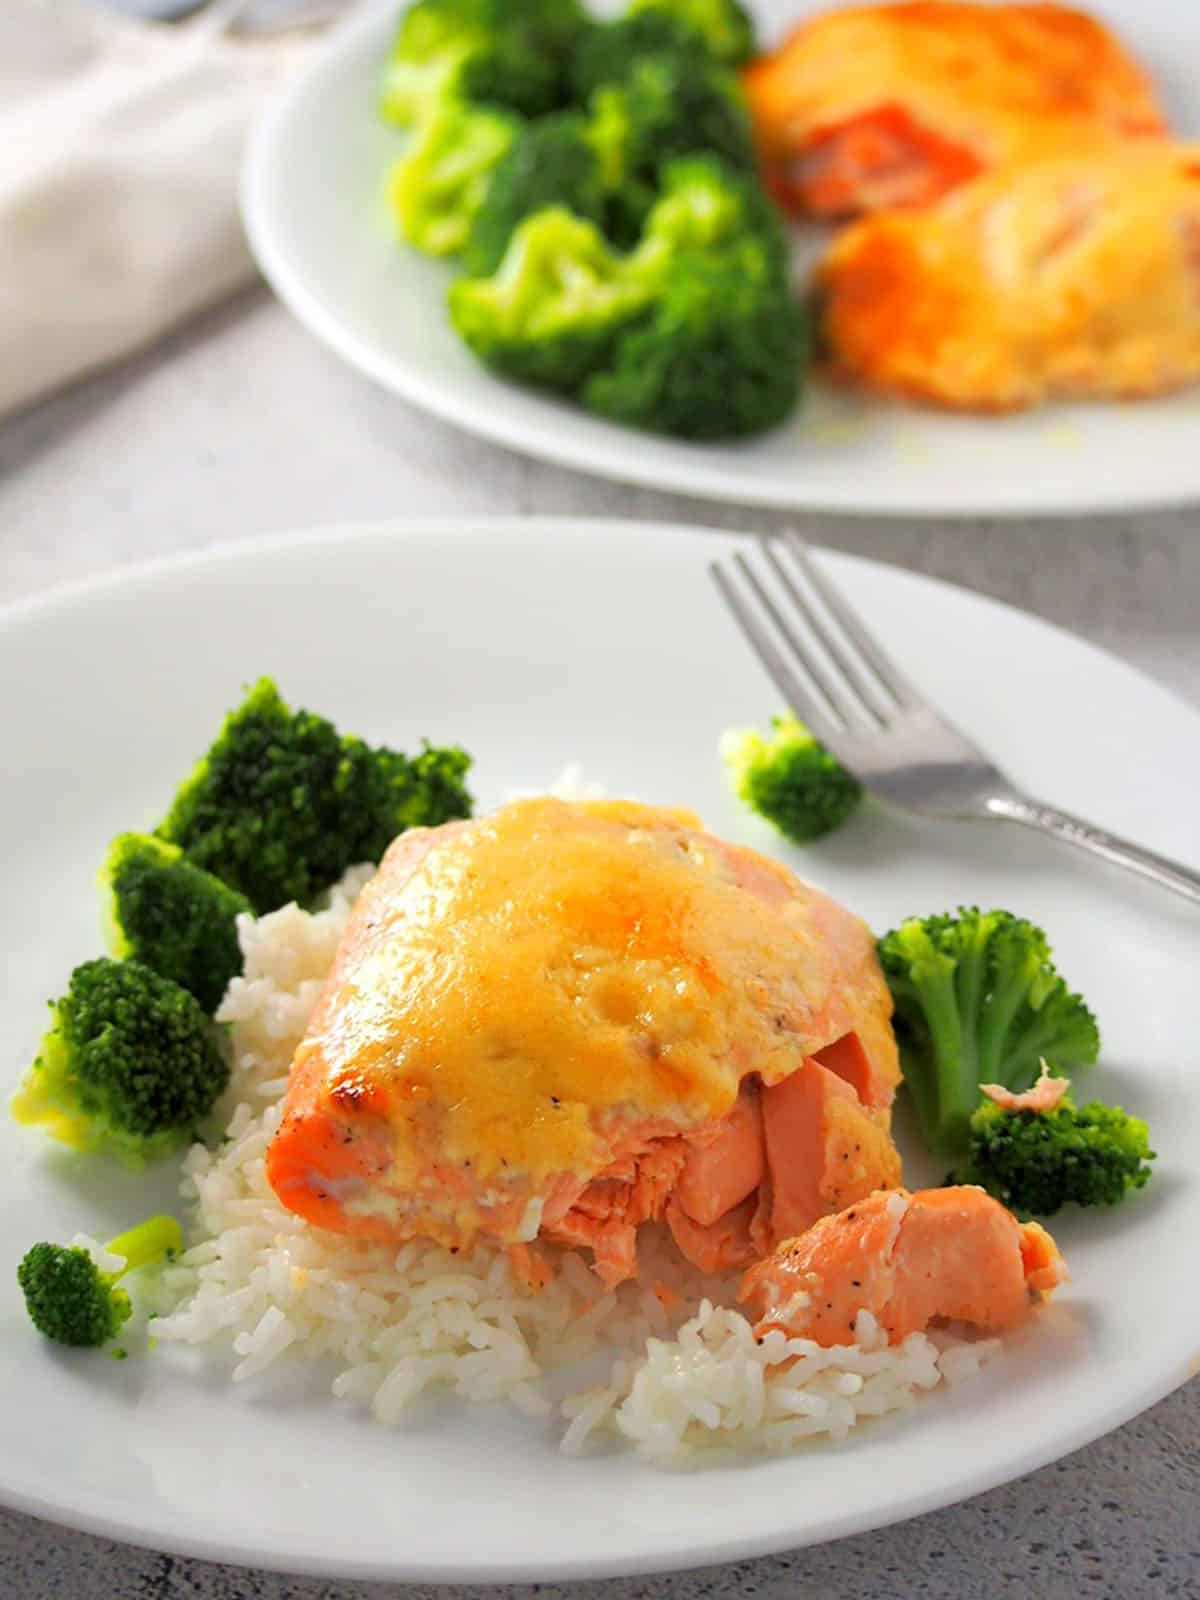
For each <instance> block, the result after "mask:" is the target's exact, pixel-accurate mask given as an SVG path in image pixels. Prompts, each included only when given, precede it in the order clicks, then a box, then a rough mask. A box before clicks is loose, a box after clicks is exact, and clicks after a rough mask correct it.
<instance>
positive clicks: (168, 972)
mask: <svg viewBox="0 0 1200 1600" xmlns="http://www.w3.org/2000/svg"><path fill="white" fill-rule="evenodd" d="M100 876H101V885H102V887H103V889H104V890H105V892H106V898H107V904H108V917H107V923H108V933H109V950H110V952H111V954H112V955H114V956H115V957H117V959H118V960H124V959H125V958H126V957H130V956H132V957H133V959H134V960H135V961H140V962H142V963H143V965H144V966H147V967H153V968H154V970H155V972H157V973H158V975H159V976H160V977H162V978H170V979H171V980H172V981H173V982H174V983H178V984H182V985H183V987H184V988H185V989H187V990H189V992H190V993H192V994H194V995H195V997H196V999H197V1000H198V1001H199V1002H200V1004H201V1005H202V1006H203V1008H204V1010H205V1011H207V1012H209V1014H210V1015H211V1013H212V1012H214V1011H215V1010H216V1009H217V1007H218V1006H219V1005H220V1003H221V996H222V995H223V994H224V993H225V990H226V989H227V988H228V987H229V980H230V978H232V977H235V976H236V975H237V974H238V973H239V972H240V971H241V970H242V953H241V949H240V948H239V946H238V936H237V919H238V916H239V915H240V914H241V913H242V912H245V911H249V910H250V902H249V900H247V899H246V897H245V895H242V894H239V893H238V892H237V890H236V889H231V888H230V887H229V886H228V884H224V883H222V882H221V880H220V878H214V877H213V875H212V873H211V872H205V871H203V870H202V869H201V868H200V867H197V866H194V865H193V864H192V862H190V861H189V860H188V859H187V857H186V856H185V855H184V853H183V851H182V850H181V849H180V848H179V846H178V845H173V844H167V843H165V842H164V841H163V840H162V839H153V838H151V837H149V836H148V835H147V834H143V833H125V834H122V835H121V837H120V838H119V839H114V840H113V842H112V846H111V848H110V849H109V852H108V859H107V861H106V862H105V864H104V868H103V870H102V872H101V875H100Z"/></svg>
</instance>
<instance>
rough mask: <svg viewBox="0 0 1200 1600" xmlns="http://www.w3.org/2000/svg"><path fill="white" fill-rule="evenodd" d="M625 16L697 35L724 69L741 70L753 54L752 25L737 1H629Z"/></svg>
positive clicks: (746, 13)
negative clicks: (655, 21) (652, 20)
mask: <svg viewBox="0 0 1200 1600" xmlns="http://www.w3.org/2000/svg"><path fill="white" fill-rule="evenodd" d="M626 15H627V16H628V17H629V18H630V19H631V20H633V19H636V20H638V21H641V20H643V19H647V18H650V17H654V18H668V19H670V20H671V21H672V22H674V23H677V24H678V25H679V26H681V27H682V28H684V29H686V30H688V31H689V32H691V33H694V34H696V35H698V36H699V37H700V38H701V39H702V40H703V41H704V44H705V46H706V48H707V49H708V50H710V51H711V52H712V54H713V55H714V56H716V58H717V60H718V61H722V62H724V63H725V65H726V66H730V67H740V66H744V65H745V63H746V62H747V61H749V60H750V58H751V56H752V55H754V53H755V48H756V47H755V39H754V23H753V22H752V21H751V20H750V15H749V13H748V12H747V11H746V9H745V7H744V6H741V5H739V4H738V0H630V5H629V9H628V11H627V13H626Z"/></svg>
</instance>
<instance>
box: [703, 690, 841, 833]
mask: <svg viewBox="0 0 1200 1600" xmlns="http://www.w3.org/2000/svg"><path fill="white" fill-rule="evenodd" d="M771 730H772V731H771V733H770V734H769V735H768V736H767V737H766V738H764V737H763V735H762V734H761V733H759V731H758V729H757V728H747V729H744V730H742V731H731V732H729V733H727V734H726V735H725V737H724V739H722V741H721V754H722V755H723V756H724V758H725V762H726V765H727V766H728V768H729V775H730V777H731V779H732V780H733V788H734V793H735V794H736V795H737V797H738V799H739V800H741V801H742V803H743V804H744V805H746V806H748V807H749V808H750V810H751V811H754V812H757V813H758V815H759V816H760V817H765V818H766V820H767V821H768V822H770V823H773V824H774V826H775V827H777V828H778V829H779V831H780V833H782V834H783V835H784V837H785V838H788V839H790V840H792V842H793V843H794V844H809V843H811V842H812V840H814V839H820V838H823V837H824V835H825V834H827V833H832V832H833V831H834V829H835V828H840V827H841V825H842V823H843V822H845V821H846V820H847V818H848V817H849V816H850V815H851V814H852V812H854V811H855V810H856V809H857V807H858V805H859V802H860V801H861V800H862V793H863V791H862V785H861V784H860V783H859V782H858V779H857V778H852V777H851V776H850V774H849V773H848V772H847V771H846V769H845V767H843V766H842V765H841V764H840V763H839V762H838V761H837V760H836V759H835V758H834V757H833V756H831V755H830V754H829V751H828V750H826V748H825V746H824V745H822V744H818V742H817V741H816V739H814V738H813V736H812V734H811V733H810V732H809V731H808V729H807V728H806V727H805V726H804V724H803V723H802V722H800V721H798V720H797V718H795V717H774V718H773V719H772V721H771Z"/></svg>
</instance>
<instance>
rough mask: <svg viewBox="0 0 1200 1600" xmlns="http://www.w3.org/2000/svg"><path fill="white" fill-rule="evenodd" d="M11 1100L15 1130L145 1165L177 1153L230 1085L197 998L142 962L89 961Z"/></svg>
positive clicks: (56, 1007)
mask: <svg viewBox="0 0 1200 1600" xmlns="http://www.w3.org/2000/svg"><path fill="white" fill-rule="evenodd" d="M50 1009H51V1013H52V1016H53V1022H52V1024H51V1026H50V1029H49V1031H48V1032H47V1034H46V1036H45V1038H44V1039H43V1041H42V1047H41V1050H40V1052H39V1054H38V1057H37V1059H36V1060H35V1061H34V1063H33V1065H32V1066H31V1067H30V1068H29V1070H28V1072H27V1073H26V1074H25V1078H24V1080H23V1082H22V1084H21V1087H20V1088H19V1089H18V1091H17V1093H16V1094H15V1095H14V1097H13V1100H12V1106H11V1110H12V1115H13V1119H14V1121H16V1122H20V1123H23V1124H25V1125H26V1126H31V1127H43V1128H45V1130H46V1132H47V1133H48V1134H50V1136H51V1137H52V1138H54V1139H57V1140H59V1141H60V1143H62V1144H65V1145H69V1146H71V1148H73V1149H76V1150H94V1149H101V1148H109V1149H111V1150H112V1151H113V1152H114V1153H116V1154H118V1155H120V1156H122V1157H123V1158H125V1159H126V1160H130V1161H133V1162H136V1163H137V1164H139V1165H140V1164H141V1163H142V1162H145V1161H153V1160H156V1159H157V1158H158V1157H160V1156H163V1155H167V1154H168V1153H169V1152H170V1151H172V1150H177V1149H178V1148H179V1147H180V1146H181V1145H183V1144H186V1143H187V1141H188V1140H189V1139H190V1138H191V1137H192V1136H193V1134H194V1133H195V1130H196V1127H197V1124H198V1123H200V1122H201V1121H202V1120H203V1118H204V1117H206V1116H207V1115H208V1113H209V1112H210V1111H211V1110H212V1107H213V1105H214V1103H215V1102H216V1100H217V1097H218V1096H219V1095H220V1093H221V1091H222V1090H223V1089H224V1088H225V1085H226V1084H227V1083H228V1081H229V1062H228V1060H227V1059H226V1056H225V1052H224V1049H223V1041H222V1039H221V1035H220V1032H219V1030H218V1029H217V1028H215V1027H214V1026H213V1024H212V1022H211V1021H210V1020H209V1018H208V1017H207V1016H206V1015H205V1013H204V1011H203V1010H202V1009H201V1007H200V1004H199V1002H198V1001H197V1000H196V999H195V997H194V996H193V995H191V994H189V993H188V991H187V990H186V989H183V988H181V987H180V986H179V984H177V983H172V982H171V980H170V979H169V978H161V977H159V975H158V973H157V972H154V971H152V969H151V968H150V967H147V966H144V965H143V964H142V963H141V962H140V961H112V960H110V959H109V958H108V957H106V956H104V957H101V958H100V959H99V960H96V961H85V962H84V963H83V965H82V966H79V967H76V968H75V971H74V972H73V973H72V974H71V981H70V983H69V985H68V987H67V992H66V994H65V995H64V996H63V998H62V999H61V1000H58V1001H55V1002H52V1004H51V1007H50Z"/></svg>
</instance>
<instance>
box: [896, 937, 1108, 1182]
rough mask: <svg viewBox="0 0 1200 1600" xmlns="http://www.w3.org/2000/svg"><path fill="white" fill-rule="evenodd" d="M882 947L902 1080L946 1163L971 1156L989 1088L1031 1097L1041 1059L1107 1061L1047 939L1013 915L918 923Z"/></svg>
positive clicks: (1075, 1063)
mask: <svg viewBox="0 0 1200 1600" xmlns="http://www.w3.org/2000/svg"><path fill="white" fill-rule="evenodd" d="M878 948H879V960H880V964H881V965H882V967H883V972H884V976H885V978H886V979H887V983H888V987H889V988H890V989H891V992H892V998H893V1000H894V1002H895V1007H896V1012H895V1019H894V1021H895V1029H896V1038H897V1041H898V1042H899V1045H900V1066H901V1070H902V1071H903V1074H904V1081H905V1083H906V1084H907V1085H908V1090H909V1093H910V1094H911V1096H912V1100H913V1105H914V1107H915V1109H916V1113H917V1119H918V1121H919V1123H920V1126H921V1131H922V1133H923V1135H924V1138H925V1142H926V1144H927V1145H928V1146H929V1147H930V1149H931V1150H933V1151H934V1152H936V1153H937V1154H938V1155H941V1156H945V1157H948V1158H950V1159H953V1160H957V1159H959V1158H961V1157H962V1156H963V1155H964V1154H965V1153H966V1149H967V1144H968V1140H969V1135H970V1119H971V1116H972V1114H973V1112H974V1111H975V1110H976V1108H977V1107H978V1105H979V1086H980V1084H983V1083H995V1084H1000V1085H1002V1086H1003V1087H1004V1088H1006V1089H1010V1090H1012V1091H1013V1092H1014V1093H1021V1092H1022V1091H1024V1090H1025V1089H1028V1088H1029V1087H1030V1086H1031V1085H1032V1084H1033V1082H1034V1080H1035V1079H1036V1078H1037V1076H1038V1069H1039V1066H1040V1064H1041V1061H1042V1058H1043V1057H1045V1058H1046V1059H1047V1060H1048V1061H1050V1062H1052V1063H1053V1065H1054V1067H1055V1068H1058V1069H1062V1070H1066V1069H1069V1068H1073V1067H1085V1066H1090V1065H1091V1063H1092V1062H1094V1061H1095V1060H1096V1057H1097V1055H1098V1054H1099V1052H1100V1035H1099V1031H1098V1029H1097V1027H1096V1020H1095V1018H1094V1017H1093V1016H1092V1013H1091V1012H1090V1011H1089V1010H1088V1008H1087V1006H1086V1005H1085V1004H1084V1002H1083V1000H1082V999H1081V998H1080V996H1079V995H1077V994H1073V993H1072V992H1071V991H1070V990H1069V989H1068V987H1067V985H1066V983H1065V982H1064V980H1063V979H1062V978H1061V977H1060V976H1059V974H1058V972H1057V971H1056V970H1055V966H1054V962H1053V960H1052V958H1051V951H1050V946H1049V944H1048V942H1047V939H1046V935H1045V934H1044V933H1043V932H1042V930H1041V929H1040V928H1037V927H1035V926H1034V925H1033V923H1031V922H1026V921H1024V920H1023V919H1022V918H1020V917H1015V916H1013V915H1012V914H1011V913H1010V912H1007V911H987V912H983V911H979V910H977V909H975V908H966V907H964V908H962V909H960V910H959V912H958V913H957V915H950V914H947V915H944V916H932V917H913V918H911V919H910V920H909V921H907V922H903V923H901V924H900V926H899V927H898V928H895V929H893V931H892V932H891V933H888V934H885V935H884V937H883V938H882V939H880V941H879V946H878Z"/></svg>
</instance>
